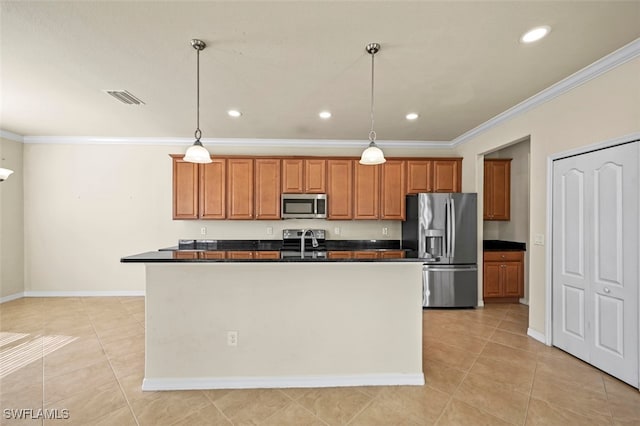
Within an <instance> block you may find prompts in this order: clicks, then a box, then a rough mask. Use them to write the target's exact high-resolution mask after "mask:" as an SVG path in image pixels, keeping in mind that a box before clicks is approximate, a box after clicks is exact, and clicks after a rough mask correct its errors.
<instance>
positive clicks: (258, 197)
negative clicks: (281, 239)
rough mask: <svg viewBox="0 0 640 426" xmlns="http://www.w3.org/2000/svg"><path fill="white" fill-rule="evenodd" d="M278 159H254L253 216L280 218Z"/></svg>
mask: <svg viewBox="0 0 640 426" xmlns="http://www.w3.org/2000/svg"><path fill="white" fill-rule="evenodd" d="M280 186H281V185H280V160H279V159H277V158H256V160H255V212H256V214H255V218H256V219H280Z"/></svg>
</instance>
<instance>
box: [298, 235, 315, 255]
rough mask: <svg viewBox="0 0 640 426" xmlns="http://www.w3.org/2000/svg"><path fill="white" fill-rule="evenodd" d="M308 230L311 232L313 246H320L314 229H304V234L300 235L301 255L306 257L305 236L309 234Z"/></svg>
mask: <svg viewBox="0 0 640 426" xmlns="http://www.w3.org/2000/svg"><path fill="white" fill-rule="evenodd" d="M307 232H311V246H313V247H314V248H315V247H318V240H317V239H316V234H315V233H314V232H313V229H303V230H302V235H300V257H304V237H305V236H306V235H307Z"/></svg>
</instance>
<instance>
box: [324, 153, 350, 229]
mask: <svg viewBox="0 0 640 426" xmlns="http://www.w3.org/2000/svg"><path fill="white" fill-rule="evenodd" d="M327 203H328V212H327V219H335V220H349V219H353V161H351V160H327Z"/></svg>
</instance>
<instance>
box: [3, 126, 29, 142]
mask: <svg viewBox="0 0 640 426" xmlns="http://www.w3.org/2000/svg"><path fill="white" fill-rule="evenodd" d="M0 138H2V139H9V140H10V141H16V142H24V136H21V135H18V134H17V133H13V132H9V131H7V130H2V129H0Z"/></svg>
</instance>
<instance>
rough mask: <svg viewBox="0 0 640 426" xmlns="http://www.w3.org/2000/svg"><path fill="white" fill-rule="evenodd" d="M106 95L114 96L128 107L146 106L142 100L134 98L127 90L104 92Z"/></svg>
mask: <svg viewBox="0 0 640 426" xmlns="http://www.w3.org/2000/svg"><path fill="white" fill-rule="evenodd" d="M103 92H104V93H106V94H108V95H111V96H113V97H114V98H116V99H117V100H119V101H120V102H122V103H123V104H127V105H144V102H142V101H141V100H140V99H138V98H136V97H135V96H133V95H132V94H131V93H129V92H127V91H126V90H103Z"/></svg>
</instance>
